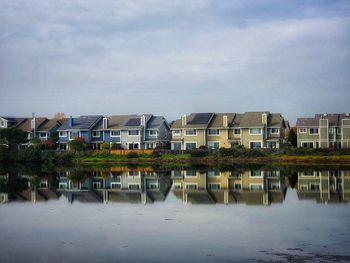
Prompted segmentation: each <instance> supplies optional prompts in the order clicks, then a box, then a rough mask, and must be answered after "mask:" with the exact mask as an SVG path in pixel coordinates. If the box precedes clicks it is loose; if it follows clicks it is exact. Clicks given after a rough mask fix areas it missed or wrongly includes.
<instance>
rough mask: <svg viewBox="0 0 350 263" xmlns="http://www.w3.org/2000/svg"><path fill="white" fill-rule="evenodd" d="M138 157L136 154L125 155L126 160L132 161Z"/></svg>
mask: <svg viewBox="0 0 350 263" xmlns="http://www.w3.org/2000/svg"><path fill="white" fill-rule="evenodd" d="M138 157H139V155H138V154H137V153H136V152H129V153H128V154H127V155H126V158H128V159H133V158H138Z"/></svg>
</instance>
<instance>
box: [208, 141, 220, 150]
mask: <svg viewBox="0 0 350 263" xmlns="http://www.w3.org/2000/svg"><path fill="white" fill-rule="evenodd" d="M214 143H218V144H219V147H218V148H214V147H212V148H211V146H210V144H214ZM208 149H213V150H215V149H220V141H208Z"/></svg>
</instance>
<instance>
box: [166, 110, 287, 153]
mask: <svg viewBox="0 0 350 263" xmlns="http://www.w3.org/2000/svg"><path fill="white" fill-rule="evenodd" d="M288 131H289V124H288V122H287V121H286V120H285V119H284V118H283V116H282V115H281V114H280V113H270V112H246V113H192V114H190V115H184V116H182V117H181V118H180V119H178V120H176V121H175V122H174V123H173V124H172V125H171V133H172V140H171V149H172V150H191V149H194V148H200V147H202V146H205V147H207V148H209V149H219V148H231V147H232V146H234V145H242V146H244V147H245V148H250V149H251V148H279V147H280V146H281V144H282V143H283V142H284V141H285V134H286V133H288Z"/></svg>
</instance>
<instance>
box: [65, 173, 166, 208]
mask: <svg viewBox="0 0 350 263" xmlns="http://www.w3.org/2000/svg"><path fill="white" fill-rule="evenodd" d="M170 186H171V180H170V177H169V176H166V175H160V174H158V173H156V172H151V171H148V172H146V171H132V170H129V171H110V172H100V171H95V172H93V174H92V175H90V176H87V178H86V179H84V180H81V181H80V182H73V181H72V180H71V179H69V177H64V176H63V177H60V180H59V191H60V192H62V193H63V194H64V195H65V196H67V197H68V199H69V201H70V202H73V201H74V200H78V201H80V202H105V203H107V202H130V203H143V204H145V203H152V202H155V201H164V200H165V197H166V195H167V193H168V191H169V189H170Z"/></svg>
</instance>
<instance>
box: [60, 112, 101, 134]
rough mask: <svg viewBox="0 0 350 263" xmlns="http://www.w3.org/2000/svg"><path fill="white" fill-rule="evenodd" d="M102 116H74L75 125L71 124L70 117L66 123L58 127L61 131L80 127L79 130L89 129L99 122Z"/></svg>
mask: <svg viewBox="0 0 350 263" xmlns="http://www.w3.org/2000/svg"><path fill="white" fill-rule="evenodd" d="M101 118H102V116H94V115H90V116H80V117H79V118H72V119H73V125H72V127H70V126H69V122H70V118H68V119H67V120H66V121H65V122H64V124H63V125H62V126H61V127H60V128H59V129H58V130H59V131H63V130H70V129H79V130H88V129H91V128H92V127H93V126H95V125H96V124H97V122H98V121H99V120H100V119H101Z"/></svg>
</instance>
